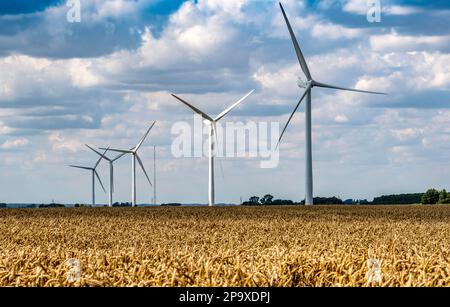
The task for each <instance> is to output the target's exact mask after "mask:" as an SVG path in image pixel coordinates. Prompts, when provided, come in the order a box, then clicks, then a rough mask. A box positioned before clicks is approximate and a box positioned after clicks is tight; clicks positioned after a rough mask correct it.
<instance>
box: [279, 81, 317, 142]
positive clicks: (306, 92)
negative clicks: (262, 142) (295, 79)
mask: <svg viewBox="0 0 450 307" xmlns="http://www.w3.org/2000/svg"><path fill="white" fill-rule="evenodd" d="M310 90H311V86H308V87H307V88H306V90H305V92H304V93H303V95H302V98H300V100H299V102H298V103H297V105H296V106H295V109H294V111H293V112H292V114H291V116H290V117H289V119H288V121H287V123H286V125H285V126H284V129H283V132H282V133H281V135H280V138H279V139H278V143H277V147H276V148H278V145H280V142H281V139H282V138H283V135H284V132H285V131H286V129H287V127H288V126H289V123H290V122H291V119H292V117H293V116H294V114H295V112H297V109H298V107H299V106H300V104H301V103H302V101H303V99H305V97H306V94H308V93H309V91H310Z"/></svg>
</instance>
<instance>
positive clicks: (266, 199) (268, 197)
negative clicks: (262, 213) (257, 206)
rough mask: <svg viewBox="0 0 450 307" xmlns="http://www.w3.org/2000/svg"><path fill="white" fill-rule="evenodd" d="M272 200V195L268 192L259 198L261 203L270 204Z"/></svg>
mask: <svg viewBox="0 0 450 307" xmlns="http://www.w3.org/2000/svg"><path fill="white" fill-rule="evenodd" d="M272 200H273V196H272V195H270V194H266V195H264V197H263V198H261V200H260V202H261V204H262V205H271V204H272Z"/></svg>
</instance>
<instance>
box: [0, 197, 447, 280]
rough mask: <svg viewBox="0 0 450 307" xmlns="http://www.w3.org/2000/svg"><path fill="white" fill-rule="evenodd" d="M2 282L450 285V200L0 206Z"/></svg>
mask: <svg viewBox="0 0 450 307" xmlns="http://www.w3.org/2000/svg"><path fill="white" fill-rule="evenodd" d="M372 258H373V259H377V261H379V263H380V271H378V273H380V272H381V276H379V277H381V282H376V281H372V282H368V277H369V275H370V274H371V273H370V272H372V273H373V269H374V268H373V267H371V269H369V262H370V260H369V259H372ZM68 259H77V260H78V261H79V263H80V266H79V267H80V273H79V275H78V277H79V278H69V277H71V276H72V277H73V276H74V275H73V272H71V271H70V270H71V266H70V265H69V264H70V263H68ZM368 274H369V275H368ZM0 285H1V286H281V287H290V286H300V287H301V286H380V285H381V286H450V206H448V207H446V206H429V207H426V206H377V207H341V206H339V207H336V206H317V207H304V206H299V207H258V208H254V207H247V208H242V207H222V208H199V207H195V208H184V207H180V208H167V207H166V208H136V209H133V208H111V209H110V208H95V209H89V208H79V209H0Z"/></svg>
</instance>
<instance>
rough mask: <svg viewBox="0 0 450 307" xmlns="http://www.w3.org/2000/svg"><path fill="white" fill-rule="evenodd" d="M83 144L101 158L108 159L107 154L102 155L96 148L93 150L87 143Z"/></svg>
mask: <svg viewBox="0 0 450 307" xmlns="http://www.w3.org/2000/svg"><path fill="white" fill-rule="evenodd" d="M84 145H86V147H87V148H89V149H90V150H92V151H93V152H95V153H96V154H97V155H99V156H100V157H102V158H103V159H105V160H107V161H110V159H109V158H108V157H107V156H105V155H102V154H101V153H100V152H98V151H97V150H95V149H94V148H92V147H91V146H89V145H88V144H84Z"/></svg>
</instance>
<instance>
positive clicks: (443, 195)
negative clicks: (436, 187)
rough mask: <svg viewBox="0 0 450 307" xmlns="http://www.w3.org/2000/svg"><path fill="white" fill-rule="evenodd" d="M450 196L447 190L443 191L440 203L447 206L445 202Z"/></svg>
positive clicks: (440, 195)
mask: <svg viewBox="0 0 450 307" xmlns="http://www.w3.org/2000/svg"><path fill="white" fill-rule="evenodd" d="M449 196H450V195H449V194H448V193H447V191H446V190H445V189H443V190H442V191H441V192H439V203H440V204H445V201H446V200H447V197H449Z"/></svg>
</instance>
